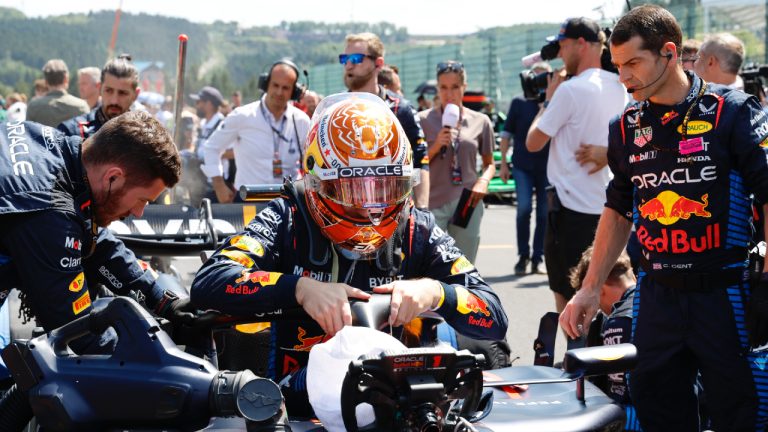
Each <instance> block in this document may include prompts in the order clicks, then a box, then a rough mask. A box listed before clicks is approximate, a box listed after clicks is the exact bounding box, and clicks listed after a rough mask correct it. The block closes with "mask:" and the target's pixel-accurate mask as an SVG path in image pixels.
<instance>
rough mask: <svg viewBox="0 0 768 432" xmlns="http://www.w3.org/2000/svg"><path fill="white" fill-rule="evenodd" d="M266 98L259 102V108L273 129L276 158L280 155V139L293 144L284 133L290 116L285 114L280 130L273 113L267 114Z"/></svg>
mask: <svg viewBox="0 0 768 432" xmlns="http://www.w3.org/2000/svg"><path fill="white" fill-rule="evenodd" d="M264 103H265V102H264V99H262V100H261V103H260V104H259V109H260V110H261V115H262V116H263V117H264V120H266V122H267V124H268V125H269V127H270V128H271V129H272V146H273V148H274V156H275V158H279V157H280V141H281V140H282V141H285V142H287V143H288V145H289V146H290V145H291V140H290V139H289V138H287V137H286V136H285V135H283V131H284V130H285V123H286V121H287V120H288V117H287V116H286V115H285V114H283V119H282V120H281V121H280V130H278V129H277V128H276V127H275V126H274V120H273V117H272V115H271V114H269V115H268V114H267V110H266V109H264Z"/></svg>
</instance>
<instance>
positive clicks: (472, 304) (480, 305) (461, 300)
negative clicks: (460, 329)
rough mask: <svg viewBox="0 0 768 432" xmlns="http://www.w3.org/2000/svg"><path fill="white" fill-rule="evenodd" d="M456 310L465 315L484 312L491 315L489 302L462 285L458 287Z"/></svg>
mask: <svg viewBox="0 0 768 432" xmlns="http://www.w3.org/2000/svg"><path fill="white" fill-rule="evenodd" d="M456 310H457V311H459V312H461V313H462V314H464V315H467V314H483V315H485V316H491V311H490V310H488V304H487V303H486V302H485V301H484V300H482V299H481V298H480V297H477V296H476V295H474V294H471V293H470V292H469V291H467V290H466V289H464V288H461V287H457V288H456Z"/></svg>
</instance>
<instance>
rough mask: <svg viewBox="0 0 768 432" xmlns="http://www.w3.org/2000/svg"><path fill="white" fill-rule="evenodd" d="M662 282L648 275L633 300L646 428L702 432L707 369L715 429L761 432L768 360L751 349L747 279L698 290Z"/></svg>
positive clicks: (638, 401)
mask: <svg viewBox="0 0 768 432" xmlns="http://www.w3.org/2000/svg"><path fill="white" fill-rule="evenodd" d="M662 281H663V282H662ZM662 281H660V280H658V279H657V280H654V279H653V278H652V277H649V276H648V275H646V274H643V273H641V275H640V279H639V281H638V284H637V286H638V290H637V291H636V293H635V299H634V308H633V322H632V332H633V343H634V344H635V345H636V346H637V350H638V356H639V358H638V360H639V361H638V366H637V368H636V369H635V370H634V371H632V372H631V373H630V374H629V379H628V381H629V388H630V394H631V397H632V401H633V403H634V404H635V407H636V408H637V414H638V417H639V419H640V424H641V426H642V428H643V430H644V431H646V432H647V431H672V430H674V431H691V432H693V431H698V430H699V415H698V409H699V406H698V402H697V396H696V391H695V389H694V387H695V383H696V376H697V373H698V372H699V371H700V372H701V381H702V384H703V389H704V394H705V396H706V406H707V413H706V414H707V416H708V417H709V418H710V419H711V421H712V425H711V429H713V430H716V431H718V432H720V431H762V430H763V428H764V427H765V422H766V416H768V356H766V354H765V353H764V354H756V353H749V352H748V351H747V347H748V344H747V331H746V328H745V325H744V301H745V298H746V297H747V296H748V294H749V287H748V286H747V282H732V283H730V284H724V285H722V286H720V287H712V286H710V287H708V288H707V289H701V290H696V289H690V288H691V286H690V285H689V287H688V288H689V289H683V286H684V285H685V284H682V283H673V282H670V281H668V280H663V279H662ZM728 285H730V286H728Z"/></svg>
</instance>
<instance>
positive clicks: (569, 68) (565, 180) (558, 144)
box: [526, 18, 629, 312]
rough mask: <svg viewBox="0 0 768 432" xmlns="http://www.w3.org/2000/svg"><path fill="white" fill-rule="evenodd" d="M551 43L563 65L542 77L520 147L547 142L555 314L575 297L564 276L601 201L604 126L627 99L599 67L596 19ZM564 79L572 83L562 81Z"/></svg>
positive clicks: (590, 233)
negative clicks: (543, 87) (541, 93)
mask: <svg viewBox="0 0 768 432" xmlns="http://www.w3.org/2000/svg"><path fill="white" fill-rule="evenodd" d="M551 40H552V41H556V42H557V44H558V51H557V56H558V57H560V58H561V59H562V60H563V63H564V65H565V67H564V68H562V69H560V70H557V71H555V73H554V74H553V76H552V77H551V78H550V79H549V84H548V86H547V89H546V92H545V99H544V101H543V102H542V103H541V107H540V109H539V113H538V114H537V115H536V118H535V119H534V120H533V123H532V124H531V127H530V129H529V131H528V137H527V140H526V147H527V148H528V150H530V151H540V150H541V149H543V148H544V146H545V144H546V143H547V141H548V140H550V139H551V144H550V153H549V160H548V161H547V177H548V179H549V183H550V184H551V185H552V188H551V189H550V190H549V191H548V192H549V193H548V207H549V217H548V218H547V229H546V235H545V240H544V257H545V260H546V263H547V276H548V278H549V286H550V289H551V290H552V291H554V293H555V304H556V306H557V311H558V312H561V311H562V310H563V308H564V307H565V304H566V302H567V301H568V300H569V299H570V298H571V297H572V296H573V294H574V290H573V288H571V286H570V283H569V281H568V272H569V270H570V268H571V267H573V266H574V265H576V263H578V261H579V258H580V257H581V254H582V252H584V250H585V249H586V248H587V247H588V246H589V245H590V244H591V243H592V239H593V237H594V233H595V228H596V227H597V222H598V219H599V217H600V213H601V212H602V210H603V204H604V203H605V187H606V185H607V184H608V180H609V178H610V177H609V176H610V172H609V170H608V168H607V167H606V164H607V158H606V154H607V147H608V134H607V133H606V131H607V128H608V122H609V121H610V119H611V118H612V117H614V116H616V115H617V114H619V113H621V111H622V109H623V108H624V106H625V105H626V103H627V101H628V99H629V98H628V96H627V92H626V90H625V89H624V86H622V85H621V83H619V79H618V75H616V74H614V73H611V72H608V71H606V70H604V69H603V68H602V67H601V59H602V56H603V51H604V50H605V41H606V35H605V33H604V32H603V31H601V30H600V27H599V26H598V25H597V23H596V22H595V21H592V20H590V19H588V18H571V19H569V20H567V21H566V22H565V23H563V25H562V27H561V28H560V33H559V34H558V35H557V36H555V37H553V38H552V39H551ZM567 76H571V77H572V78H571V79H569V80H567V81H566V77H567Z"/></svg>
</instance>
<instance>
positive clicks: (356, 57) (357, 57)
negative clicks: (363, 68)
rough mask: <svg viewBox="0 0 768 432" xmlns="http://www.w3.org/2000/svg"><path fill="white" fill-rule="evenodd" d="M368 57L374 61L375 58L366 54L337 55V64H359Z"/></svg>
mask: <svg viewBox="0 0 768 432" xmlns="http://www.w3.org/2000/svg"><path fill="white" fill-rule="evenodd" d="M366 57H368V58H369V59H371V60H376V57H374V56H372V55H368V54H360V53H356V54H339V63H341V64H343V65H345V64H347V62H349V61H351V62H352V64H360V63H362V62H363V60H365V58H366Z"/></svg>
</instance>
